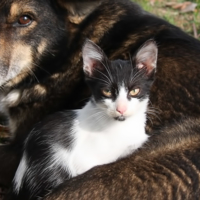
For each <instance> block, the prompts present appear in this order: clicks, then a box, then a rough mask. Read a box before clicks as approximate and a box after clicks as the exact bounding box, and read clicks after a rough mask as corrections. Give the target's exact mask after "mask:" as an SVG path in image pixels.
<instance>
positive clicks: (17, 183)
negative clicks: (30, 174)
mask: <svg viewBox="0 0 200 200" xmlns="http://www.w3.org/2000/svg"><path fill="white" fill-rule="evenodd" d="M26 170H27V161H26V155H25V154H24V155H23V157H22V159H21V162H20V164H19V166H18V169H17V171H16V173H15V177H14V179H13V184H14V191H15V192H16V193H18V192H19V190H20V187H21V185H22V181H23V178H24V174H25V172H26Z"/></svg>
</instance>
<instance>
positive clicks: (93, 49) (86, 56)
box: [82, 39, 107, 76]
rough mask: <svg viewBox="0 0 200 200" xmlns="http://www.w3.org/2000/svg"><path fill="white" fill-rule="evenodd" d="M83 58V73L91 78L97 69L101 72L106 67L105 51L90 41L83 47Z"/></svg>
mask: <svg viewBox="0 0 200 200" xmlns="http://www.w3.org/2000/svg"><path fill="white" fill-rule="evenodd" d="M82 56H83V71H84V73H85V74H87V75H89V76H92V73H93V71H94V70H95V69H98V70H101V69H102V68H103V67H104V66H103V65H104V64H103V63H104V61H105V59H107V57H106V56H105V54H104V52H103V50H102V49H101V48H100V47H99V46H97V45H96V44H95V43H94V42H92V41H91V40H89V39H87V40H86V41H85V44H84V45H83V49H82Z"/></svg>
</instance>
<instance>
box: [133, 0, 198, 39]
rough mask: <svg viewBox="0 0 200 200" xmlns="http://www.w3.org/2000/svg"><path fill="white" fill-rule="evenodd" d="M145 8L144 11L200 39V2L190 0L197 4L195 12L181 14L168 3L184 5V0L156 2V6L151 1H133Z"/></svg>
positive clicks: (157, 0)
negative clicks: (168, 5) (167, 4)
mask: <svg viewBox="0 0 200 200" xmlns="http://www.w3.org/2000/svg"><path fill="white" fill-rule="evenodd" d="M133 1H134V2H136V3H138V4H139V5H141V6H142V7H143V9H144V10H146V11H148V12H151V13H153V14H155V15H157V16H159V17H161V18H163V19H165V20H166V21H168V22H170V23H171V24H174V25H176V26H178V27H180V28H182V29H183V30H184V31H185V32H187V33H188V34H190V35H193V36H194V37H196V38H198V39H200V23H199V22H200V0H190V1H191V2H193V3H197V7H196V9H195V10H194V12H187V13H181V12H180V10H177V9H172V8H170V7H167V6H166V3H167V2H177V3H183V2H185V1H184V0H156V1H155V2H154V5H152V4H151V3H150V0H133Z"/></svg>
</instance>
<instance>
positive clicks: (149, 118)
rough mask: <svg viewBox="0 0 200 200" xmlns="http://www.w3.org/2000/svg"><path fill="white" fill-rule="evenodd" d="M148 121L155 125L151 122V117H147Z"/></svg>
mask: <svg viewBox="0 0 200 200" xmlns="http://www.w3.org/2000/svg"><path fill="white" fill-rule="evenodd" d="M147 119H148V120H149V121H150V122H151V124H152V125H153V122H152V120H151V117H150V116H149V117H147Z"/></svg>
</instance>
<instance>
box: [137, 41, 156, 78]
mask: <svg viewBox="0 0 200 200" xmlns="http://www.w3.org/2000/svg"><path fill="white" fill-rule="evenodd" d="M157 55H158V48H157V45H156V43H155V41H154V40H148V41H147V42H145V44H144V45H143V46H142V47H141V48H140V49H139V51H138V52H137V54H136V67H137V68H138V69H142V68H144V69H145V70H146V72H147V75H150V74H151V72H153V71H154V70H155V69H156V64H157Z"/></svg>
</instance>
